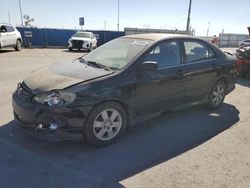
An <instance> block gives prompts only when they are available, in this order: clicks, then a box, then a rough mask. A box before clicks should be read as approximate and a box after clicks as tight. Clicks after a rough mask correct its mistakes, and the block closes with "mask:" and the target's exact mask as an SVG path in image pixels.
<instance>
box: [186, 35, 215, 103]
mask: <svg viewBox="0 0 250 188" xmlns="http://www.w3.org/2000/svg"><path fill="white" fill-rule="evenodd" d="M183 46H184V49H185V53H186V65H187V71H188V73H187V74H188V81H187V93H186V95H187V99H188V100H189V101H196V100H197V99H199V98H202V97H204V96H205V95H206V94H208V92H209V91H210V90H211V87H212V86H213V84H214V81H215V79H216V76H217V70H218V69H217V66H218V60H217V57H216V55H215V53H214V52H213V50H212V49H211V48H210V47H209V45H208V44H206V43H205V42H203V41H202V40H198V39H190V40H189V39H188V40H184V41H183Z"/></svg>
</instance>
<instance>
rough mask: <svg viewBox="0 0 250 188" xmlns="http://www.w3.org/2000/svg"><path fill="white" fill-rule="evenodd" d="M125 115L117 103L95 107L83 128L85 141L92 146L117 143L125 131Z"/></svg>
mask: <svg viewBox="0 0 250 188" xmlns="http://www.w3.org/2000/svg"><path fill="white" fill-rule="evenodd" d="M127 119H128V118H127V113H126V111H125V109H124V108H123V107H122V106H121V105H120V104H118V103H115V102H106V103H103V104H101V105H99V106H97V107H96V108H95V109H94V110H93V111H92V112H91V113H90V115H89V117H88V118H87V120H86V123H85V126H84V137H85V139H86V141H87V142H88V143H89V144H91V145H94V146H105V145H109V144H112V143H114V142H115V141H117V140H118V139H119V138H120V137H121V136H122V135H123V134H124V133H125V131H126V128H127V122H128V120H127Z"/></svg>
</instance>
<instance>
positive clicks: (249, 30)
mask: <svg viewBox="0 0 250 188" xmlns="http://www.w3.org/2000/svg"><path fill="white" fill-rule="evenodd" d="M247 29H248V33H249V35H250V26H249V27H248V28H247Z"/></svg>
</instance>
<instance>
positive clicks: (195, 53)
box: [184, 41, 215, 63]
mask: <svg viewBox="0 0 250 188" xmlns="http://www.w3.org/2000/svg"><path fill="white" fill-rule="evenodd" d="M184 47H185V51H186V56H187V63H193V62H197V61H202V60H206V59H210V58H211V55H212V54H213V57H214V56H215V54H214V53H213V51H212V49H208V47H207V45H205V44H204V43H202V42H199V41H184ZM210 51H211V53H212V54H210Z"/></svg>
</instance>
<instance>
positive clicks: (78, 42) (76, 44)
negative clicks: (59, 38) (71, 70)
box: [71, 40, 83, 48]
mask: <svg viewBox="0 0 250 188" xmlns="http://www.w3.org/2000/svg"><path fill="white" fill-rule="evenodd" d="M71 42H72V45H73V47H76V48H81V47H82V45H83V41H81V40H72V41H71Z"/></svg>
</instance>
